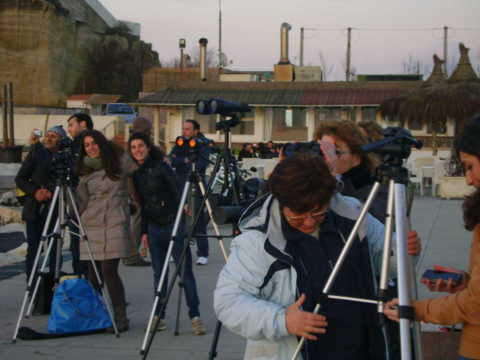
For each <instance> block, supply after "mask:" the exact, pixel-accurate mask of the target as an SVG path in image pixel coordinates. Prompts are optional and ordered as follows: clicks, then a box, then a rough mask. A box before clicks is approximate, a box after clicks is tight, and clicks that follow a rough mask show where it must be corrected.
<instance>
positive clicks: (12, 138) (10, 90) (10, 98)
mask: <svg viewBox="0 0 480 360" xmlns="http://www.w3.org/2000/svg"><path fill="white" fill-rule="evenodd" d="M8 101H9V105H8V112H9V114H8V115H9V118H10V119H9V125H10V129H9V130H10V136H9V137H10V144H9V145H10V146H15V128H14V126H13V125H14V121H13V116H14V115H13V113H14V111H13V110H14V105H13V83H12V82H9V83H8Z"/></svg>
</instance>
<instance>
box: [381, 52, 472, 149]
mask: <svg viewBox="0 0 480 360" xmlns="http://www.w3.org/2000/svg"><path fill="white" fill-rule="evenodd" d="M468 51H469V49H468V48H467V47H465V45H463V44H462V43H461V44H460V60H459V62H458V65H457V67H456V69H455V70H454V72H453V74H452V76H451V77H450V78H449V79H448V80H447V79H446V77H445V74H444V73H443V63H444V62H443V60H441V59H440V58H439V57H438V56H436V55H434V56H433V61H434V68H433V71H432V73H431V75H430V77H429V78H428V79H427V80H426V81H425V83H423V84H422V85H421V86H420V87H419V88H417V89H415V90H413V91H411V92H410V93H408V94H407V95H405V96H403V97H400V98H392V99H388V100H386V101H385V102H384V103H383V104H382V105H381V107H380V110H381V111H382V115H383V116H388V117H394V116H399V117H400V118H404V119H419V120H420V121H422V122H423V123H427V124H428V125H429V127H430V128H431V130H432V145H433V146H432V147H433V153H434V155H435V154H436V152H437V146H436V145H437V144H436V136H437V133H438V132H439V131H442V130H443V129H444V128H445V127H446V123H447V119H454V120H455V124H456V126H455V130H456V131H458V129H460V128H461V127H462V125H463V122H464V121H465V119H468V118H469V117H471V116H472V115H474V114H475V113H477V112H479V111H480V80H479V78H478V76H477V75H476V74H475V71H474V70H473V68H472V65H471V63H470V59H469V56H468Z"/></svg>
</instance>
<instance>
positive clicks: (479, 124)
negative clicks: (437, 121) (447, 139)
mask: <svg viewBox="0 0 480 360" xmlns="http://www.w3.org/2000/svg"><path fill="white" fill-rule="evenodd" d="M479 137H480V114H478V115H475V116H474V117H473V118H471V119H470V120H469V121H468V122H467V123H466V124H465V126H464V128H463V130H462V131H461V132H460V133H459V134H458V135H457V136H456V137H455V141H454V144H453V146H454V147H455V151H456V152H457V153H460V152H463V153H467V154H469V155H473V156H476V157H477V159H478V160H480V142H479V141H478V138H479ZM463 221H464V223H465V229H467V230H469V231H472V230H473V229H474V228H475V226H476V225H477V224H479V223H480V189H476V190H475V192H474V193H473V194H471V195H469V196H467V197H466V198H465V201H464V202H463Z"/></svg>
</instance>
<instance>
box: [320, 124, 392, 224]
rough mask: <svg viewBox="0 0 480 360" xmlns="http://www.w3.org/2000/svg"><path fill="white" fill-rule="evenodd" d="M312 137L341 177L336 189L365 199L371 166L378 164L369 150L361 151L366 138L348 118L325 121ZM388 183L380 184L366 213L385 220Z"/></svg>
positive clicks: (370, 182)
mask: <svg viewBox="0 0 480 360" xmlns="http://www.w3.org/2000/svg"><path fill="white" fill-rule="evenodd" d="M315 140H317V141H318V142H320V146H321V148H322V150H323V152H324V154H325V158H326V160H327V162H329V163H330V164H331V166H333V171H334V173H335V174H336V175H337V178H338V179H339V180H340V181H341V183H342V186H341V190H340V192H341V193H342V194H343V195H346V196H351V197H354V198H356V199H358V200H360V201H361V202H365V201H366V200H367V198H368V195H369V194H370V190H371V189H372V187H373V184H374V183H375V169H376V168H377V166H378V165H379V160H378V158H377V157H376V156H375V155H373V154H365V153H364V152H363V151H362V146H364V145H366V144H368V140H367V138H366V137H365V136H364V135H363V134H362V132H361V131H360V128H359V127H358V126H357V125H356V124H355V123H354V122H352V121H329V122H325V123H322V124H321V125H320V126H319V127H318V128H317V130H316V134H315ZM387 198H388V187H387V186H385V185H383V186H382V187H380V190H379V192H378V193H377V197H376V198H375V200H374V202H373V203H372V205H371V207H370V213H371V214H372V215H373V216H375V217H376V218H377V219H378V220H379V221H380V222H382V223H385V218H386V210H387Z"/></svg>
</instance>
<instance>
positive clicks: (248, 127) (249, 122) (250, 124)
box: [232, 111, 255, 135]
mask: <svg viewBox="0 0 480 360" xmlns="http://www.w3.org/2000/svg"><path fill="white" fill-rule="evenodd" d="M232 134H234V135H255V111H252V112H250V113H246V114H245V116H244V117H242V118H240V123H239V124H238V125H237V126H235V127H234V128H233V129H232Z"/></svg>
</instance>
